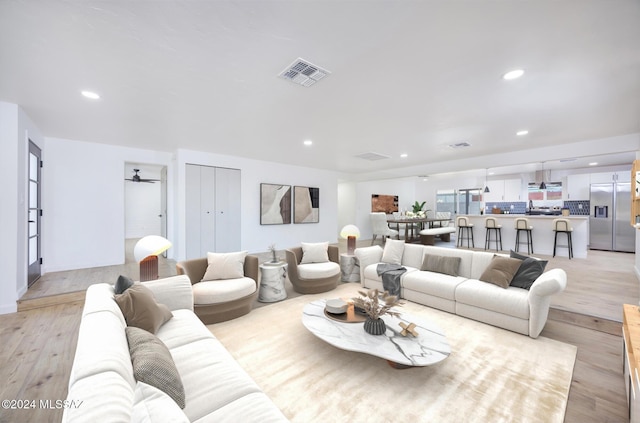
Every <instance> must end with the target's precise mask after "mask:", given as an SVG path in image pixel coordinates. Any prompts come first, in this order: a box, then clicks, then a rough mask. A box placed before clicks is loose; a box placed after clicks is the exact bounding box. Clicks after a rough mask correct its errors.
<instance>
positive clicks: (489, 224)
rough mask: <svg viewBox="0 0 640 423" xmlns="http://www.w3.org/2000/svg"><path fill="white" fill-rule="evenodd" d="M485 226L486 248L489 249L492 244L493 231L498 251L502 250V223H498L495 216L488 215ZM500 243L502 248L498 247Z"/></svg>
mask: <svg viewBox="0 0 640 423" xmlns="http://www.w3.org/2000/svg"><path fill="white" fill-rule="evenodd" d="M484 227H485V229H486V232H485V235H484V249H485V250H487V249H489V247H490V245H491V233H493V234H494V236H495V240H494V242H495V243H496V251H501V250H502V225H498V222H497V221H496V218H495V217H487V218H486V219H485V220H484ZM498 243H499V244H500V248H499V249H498Z"/></svg>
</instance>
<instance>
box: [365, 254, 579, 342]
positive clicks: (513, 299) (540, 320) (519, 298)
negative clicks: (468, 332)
mask: <svg viewBox="0 0 640 423" xmlns="http://www.w3.org/2000/svg"><path fill="white" fill-rule="evenodd" d="M425 253H428V254H433V255H439V256H446V257H460V259H461V260H460V266H459V269H458V276H449V275H446V274H442V273H434V272H430V271H423V270H420V268H421V267H422V263H423V258H424V255H425ZM355 254H356V256H357V257H358V259H359V261H360V283H361V284H362V286H364V287H366V288H370V289H373V288H377V289H379V290H383V283H382V279H381V277H380V276H378V274H377V271H376V269H377V265H378V263H380V262H381V260H382V256H383V249H382V248H380V247H379V246H373V247H365V248H358V249H356V251H355ZM493 256H494V254H493V253H488V252H483V251H470V250H463V249H453V248H442V247H433V246H423V245H417V244H406V245H405V246H404V251H403V253H402V260H401V263H400V264H401V265H402V266H404V267H405V268H406V269H407V271H406V273H404V274H403V275H402V276H401V279H400V296H401V297H402V298H405V299H407V300H410V301H413V302H416V303H419V304H423V305H426V306H429V307H433V308H437V309H440V310H444V311H447V312H449V313H454V314H457V315H460V316H464V317H468V318H470V319H474V320H478V321H481V322H484V323H488V324H490V325H493V326H498V327H501V328H504V329H508V330H511V331H514V332H518V333H522V334H524V335H528V336H530V337H531V338H537V337H538V335H540V332H541V331H542V329H543V328H544V325H545V323H546V321H547V317H548V314H549V305H550V301H551V296H552V295H554V294H557V293H559V292H562V291H563V290H564V289H565V287H566V284H567V275H566V273H565V271H564V270H562V269H551V270H548V271H546V272H544V273H543V274H542V275H541V276H539V277H538V278H537V279H536V280H535V282H534V283H533V285H532V286H531V288H530V289H529V290H527V289H523V288H516V287H513V286H509V287H507V288H506V289H505V288H502V287H499V286H496V285H494V284H491V283H487V282H482V281H480V280H478V278H479V277H480V276H481V275H482V273H483V272H484V270H485V269H486V268H487V266H488V265H489V263H490V262H491V260H492V259H493Z"/></svg>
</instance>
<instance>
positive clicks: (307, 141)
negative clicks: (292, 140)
mask: <svg viewBox="0 0 640 423" xmlns="http://www.w3.org/2000/svg"><path fill="white" fill-rule="evenodd" d="M311 144H313V141H311V140H305V141H304V145H311Z"/></svg>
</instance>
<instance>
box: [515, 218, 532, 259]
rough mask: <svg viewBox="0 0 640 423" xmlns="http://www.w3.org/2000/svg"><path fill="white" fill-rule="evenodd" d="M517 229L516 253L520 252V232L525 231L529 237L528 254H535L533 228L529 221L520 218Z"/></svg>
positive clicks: (516, 221)
mask: <svg viewBox="0 0 640 423" xmlns="http://www.w3.org/2000/svg"><path fill="white" fill-rule="evenodd" d="M514 225H515V228H516V247H515V251H519V249H520V242H521V241H520V232H522V231H524V233H525V234H526V235H527V254H533V233H532V232H531V231H532V230H533V226H531V225H529V219H527V218H526V217H518V218H516V220H515V223H514Z"/></svg>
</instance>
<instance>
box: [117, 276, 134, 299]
mask: <svg viewBox="0 0 640 423" xmlns="http://www.w3.org/2000/svg"><path fill="white" fill-rule="evenodd" d="M132 286H133V279H131V278H130V277H128V276H122V275H120V276H118V280H117V281H116V284H115V285H114V287H113V290H114V291H115V292H116V294H117V295H120V294H122V293H123V292H124V291H126V290H127V289H129V288H131V287H132Z"/></svg>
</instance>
